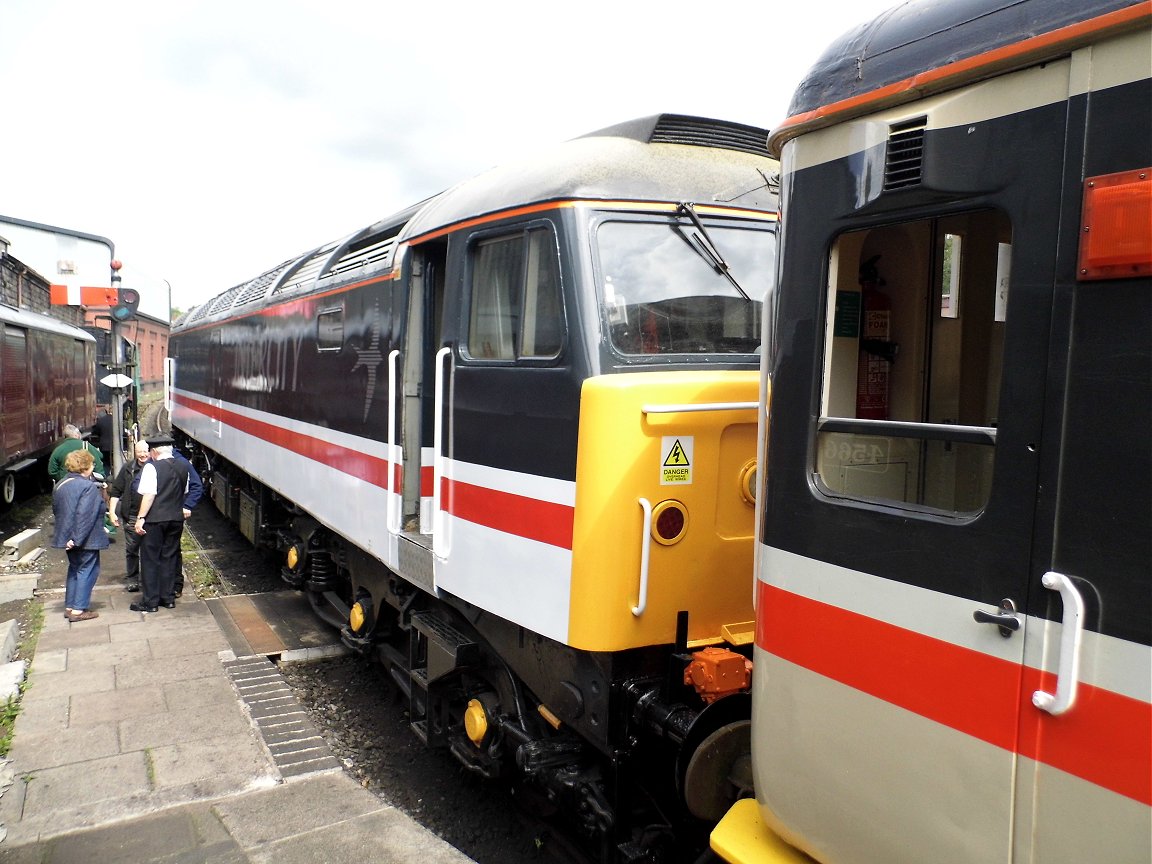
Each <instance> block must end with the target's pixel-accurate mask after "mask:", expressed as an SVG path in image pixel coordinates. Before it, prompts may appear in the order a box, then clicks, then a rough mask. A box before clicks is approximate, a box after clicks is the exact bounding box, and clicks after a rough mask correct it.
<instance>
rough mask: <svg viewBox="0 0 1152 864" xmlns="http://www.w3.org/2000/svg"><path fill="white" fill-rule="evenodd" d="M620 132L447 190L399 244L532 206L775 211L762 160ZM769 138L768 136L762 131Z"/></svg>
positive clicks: (770, 166) (768, 167) (767, 164)
mask: <svg viewBox="0 0 1152 864" xmlns="http://www.w3.org/2000/svg"><path fill="white" fill-rule="evenodd" d="M618 128H620V127H616V128H614V129H608V130H604V131H603V132H601V133H593V134H592V135H588V136H584V137H582V138H575V139H573V140H571V141H566V142H564V143H563V144H557V145H555V146H553V147H549V148H547V149H545V150H542V151H540V152H538V153H536V154H535V155H533V156H529V157H528V158H526V159H523V160H520V161H517V162H515V163H513V164H510V165H502V166H499V167H496V168H492V169H491V170H489V171H486V172H484V173H483V174H481V175H479V176H477V177H473V178H472V179H470V180H466V181H464V182H463V183H461V184H459V185H458V186H456V187H454V188H452V189H449V190H448V191H447V192H445V193H443V194H442V195H440V196H438V197H436V198H434V199H432V201H431V202H429V204H428V205H427V206H426V207H425V208H424V209H423V210H422V211H421V212H420V213H419V214H418V215H416V216H415V217H414V218H413V219H412V221H411V222H409V223H408V225H407V226H406V227H405V229H404V232H403V234H402V235H401V236H402V239H407V238H411V237H418V236H420V235H421V234H425V233H427V232H429V231H434V230H436V229H438V228H443V227H445V226H447V225H451V224H453V223H454V222H459V221H461V220H463V219H467V218H470V217H474V216H477V215H481V214H484V213H493V212H498V211H500V210H503V209H506V208H511V207H517V206H523V205H525V204H531V203H535V202H543V201H554V200H564V199H591V200H612V199H625V200H640V201H669V200H671V201H679V200H684V201H692V202H694V203H697V204H706V203H724V204H732V205H734V206H738V207H747V208H749V209H753V210H774V209H775V208H776V199H775V195H774V194H773V192H772V191H771V190H770V189H769V188H768V182H767V180H768V176H769V175H770V173H773V172H774V171H775V163H774V162H772V161H771V160H770V159H769V157H768V155H767V151H766V150H765V151H764V153H763V155H756V154H753V153H747V152H737V151H734V150H730V149H723V148H716V147H683V146H677V144H675V143H645V142H643V141H640V140H636V139H634V138H630V137H620V136H618V135H616V134H613V133H614V132H615V131H617V129H618ZM763 134H764V138H765V140H766V138H767V132H766V131H765V132H764V133H763Z"/></svg>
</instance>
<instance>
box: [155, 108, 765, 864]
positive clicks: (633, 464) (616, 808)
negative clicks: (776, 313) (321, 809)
mask: <svg viewBox="0 0 1152 864" xmlns="http://www.w3.org/2000/svg"><path fill="white" fill-rule="evenodd" d="M766 138H767V133H766V132H765V130H760V129H754V128H751V127H745V126H739V125H736V124H729V123H721V122H717V121H708V120H701V119H699V118H689V117H682V116H677V115H662V116H660V117H654V118H647V119H644V120H639V121H635V122H632V123H627V124H623V125H622V126H619V127H614V128H612V129H607V130H603V131H601V132H598V133H594V134H592V135H589V136H586V137H583V138H579V139H576V140H574V141H570V142H567V143H566V144H563V145H560V146H559V147H556V148H553V149H551V150H549V151H548V152H545V153H542V154H540V155H539V156H537V157H534V158H530V159H528V160H525V161H523V162H521V163H518V164H516V165H511V166H507V167H504V168H497V169H494V170H492V171H490V172H488V173H486V174H484V175H481V176H480V177H477V178H474V179H472V180H469V181H466V182H465V183H462V184H460V185H459V186H456V187H454V188H453V189H450V190H449V191H447V192H445V193H443V194H442V195H439V196H436V197H434V198H432V199H429V200H428V201H426V202H424V203H422V204H420V205H418V206H416V207H413V208H411V209H409V210H407V211H404V212H402V213H399V214H397V215H395V216H393V217H391V218H389V219H386V220H384V221H382V222H380V223H378V224H376V225H372V226H369V227H367V228H365V229H364V230H363V231H360V232H357V233H356V234H354V235H353V236H351V237H348V238H345V239H343V240H340V241H337V242H335V243H331V244H328V245H325V246H322V247H319V248H318V249H316V250H313V251H312V252H310V253H308V254H305V255H303V256H300V257H297V258H293V259H291V260H289V261H286V262H284V263H283V264H281V265H280V266H278V267H276V268H273V269H272V270H270V271H268V272H266V273H264V274H262V275H261V276H259V277H257V278H255V279H253V280H251V281H250V282H247V283H244V284H242V285H238V286H235V287H234V288H232V289H230V290H228V291H226V292H224V293H222V294H221V295H219V296H218V297H216V298H215V299H213V300H212V301H210V302H208V303H206V304H204V305H203V306H201V307H199V308H198V309H196V310H194V311H192V312H191V313H189V314H188V315H187V316H185V317H184V318H183V319H182V320H181V321H179V322H177V324H176V325H175V327H174V328H173V335H172V349H171V352H172V354H173V356H174V357H175V361H174V362H175V369H174V378H173V380H174V386H173V392H172V399H173V423H174V425H175V427H176V428H177V429H178V430H179V431H180V432H181V433H182V434H183V435H185V436H187V437H188V438H189V439H190V440H191V443H192V446H193V449H194V450H195V451H196V454H197V456H198V458H199V459H200V460H201V463H202V466H203V467H204V468H205V469H206V470H207V471H208V472H209V476H210V478H211V491H212V498H213V500H214V501H215V502H216V504H217V506H218V507H220V509H221V510H223V511H224V512H225V513H227V514H229V515H230V516H232V517H233V518H235V519H236V520H237V521H238V522H239V523H240V526H241V528H242V530H243V531H244V532H245V533H246V534H247V535H248V536H249V537H250V538H251V539H252V540H253V542H255V543H259V544H264V545H268V546H272V547H275V548H278V549H281V550H283V551H285V552H286V553H287V566H286V567H285V570H284V574H285V578H286V580H288V581H289V582H290V583H291V584H293V585H296V586H298V587H300V588H302V589H303V590H305V591H307V592H308V594H309V597H310V598H311V599H312V600H313V602H314V605H315V606H316V608H317V610H318V611H319V612H320V613H321V614H323V615H325V616H326V617H328V618H329V620H331V621H333V623H335V624H337V625H338V626H341V627H342V636H343V639H344V641H345V642H346V643H347V644H348V645H349V646H351V647H353V648H355V649H356V650H360V651H363V652H365V653H367V654H371V655H373V656H375V657H377V658H379V659H380V660H381V661H382V662H383V663H384V664H385V665H386V666H387V668H388V669H389V671H390V673H391V675H392V678H393V680H394V681H395V682H396V684H397V686H398V687H399V688H400V689H401V691H402V692H403V693H404V694H405V695H406V697H407V698H408V700H409V703H410V710H411V716H412V721H413V729H414V731H415V732H416V733H417V734H418V735H420V736H421V737H423V738H424V739H425V740H426V741H427V742H428V743H429V744H430V745H434V746H443V747H445V748H448V749H449V750H450V751H451V752H452V753H453V755H455V756H456V757H457V758H458V759H459V760H460V761H461V762H462V763H463V764H464V765H465V766H467V767H468V768H469V769H470V770H472V771H475V772H477V773H479V774H483V775H485V776H493V777H494V776H510V777H515V778H517V780H518V782H523V783H529V784H532V785H534V786H536V787H537V788H538V789H539V790H541V791H543V793H544V796H543V797H544V799H546V800H548V801H550V802H552V805H550V806H553V805H554V806H558V807H559V808H560V809H561V810H562V811H563V812H565V813H566V814H567V815H568V816H569V817H570V818H572V819H573V821H574V822H576V823H577V825H578V827H579V828H580V830H581V831H582V832H584V833H585V834H586V835H587V836H588V838H589V839H591V840H592V841H593V842H594V844H595V846H596V849H597V855H598V857H599V858H600V860H602V861H605V862H609V861H641V860H643V861H659V860H671V859H670V858H669V857H668V856H672V855H674V854H677V851H676V850H682V849H684V848H690V847H691V846H692V845H693V844H695V843H699V842H702V840H703V837H704V834H703V830H702V829H704V828H705V827H706V826H710V825H711V824H712V823H714V822H715V820H716V819H717V818H719V816H720V815H722V813H723V811H724V809H725V808H726V806H727V804H728V803H730V801H731V800H733V799H734V798H735V797H736V796H737V795H739V794H741V793H742V792H743V790H744V789H745V788H746V787H747V785H749V784H750V778H745V777H744V774H741V773H740V772H739V771H737V772H733V771H731V770H730V769H731V768H732V767H733V766H742V765H745V763H746V759H741V756H742V755H743V754H745V753H746V752H747V748H748V715H749V711H750V708H749V705H750V699H749V695H748V686H749V684H748V669H749V664H748V655H750V653H751V642H752V636H753V626H752V618H753V612H752V597H751V592H750V591H749V590H748V589H749V580H750V573H751V567H752V561H753V555H752V535H753V530H754V507H755V499H754V484H753V478H754V477H755V474H756V470H755V468H756V399H757V388H758V386H759V380H758V366H759V347H760V342H761V330H760V327H761V320H762V315H761V311H760V310H761V306H762V303H763V299H764V297H765V295H766V293H767V292H768V289H769V287H770V284H771V280H772V275H773V273H774V256H775V230H774V229H775V221H776V215H775V201H776V198H775V171H776V169H777V167H778V166H777V164H776V163H775V162H774V161H773V160H771V159H769V158H768V156H767V151H766V149H765V142H766ZM744 773H745V774H746V773H747V772H746V771H745V772H744ZM634 828H635V830H634ZM674 834H679V835H680V840H679V846H677V844H676V843H674V842H671V841H670V839H669V838H671V837H672V835H674Z"/></svg>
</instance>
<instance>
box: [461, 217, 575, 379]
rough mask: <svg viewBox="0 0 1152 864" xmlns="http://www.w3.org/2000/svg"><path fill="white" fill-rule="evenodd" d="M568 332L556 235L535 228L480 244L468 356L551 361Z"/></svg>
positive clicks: (474, 267) (474, 273) (476, 252)
mask: <svg viewBox="0 0 1152 864" xmlns="http://www.w3.org/2000/svg"><path fill="white" fill-rule="evenodd" d="M563 335H564V310H563V302H562V299H561V295H560V267H559V262H558V259H557V255H556V246H555V243H554V242H553V240H552V233H551V232H550V231H549V230H547V229H546V228H534V229H532V230H529V231H524V232H521V233H518V234H515V235H512V236H509V237H500V238H496V239H492V240H484V241H481V242H480V243H478V244H477V245H476V247H475V249H474V251H473V256H472V310H471V315H470V320H469V326H468V354H469V356H470V357H474V358H477V359H482V360H515V359H549V358H553V357H556V356H558V355H559V353H560V348H561V345H562V344H563Z"/></svg>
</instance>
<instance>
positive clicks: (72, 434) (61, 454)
mask: <svg viewBox="0 0 1152 864" xmlns="http://www.w3.org/2000/svg"><path fill="white" fill-rule="evenodd" d="M73 450H87V451H88V452H89V453H91V454H92V457H93V460H94V467H93V472H94V473H96V474H99V475H100V479H101V480H103V479H104V460H103V459H101V458H100V451H99V450H97V449H96V448H95V447H93V446H92V445H91V444H89V443H88V442H87V441H84V440H83V439H81V437H80V428H79V427H78V426H75V425H74V424H72V423H68V424H66V425H65V426H64V440H63V441H61V442H60V443H59V444H57V445H56V449H55V450H53V451H52V455H51V456H49V457H48V476H49V477H51V478H52V481H53V482H55V483H59V482H60V481H61V480H63V479H64V477H65V476H66V475H67V474H68V469H67V468H65V467H64V459H65V457H67V455H68V454H69V453H71V452H72V451H73Z"/></svg>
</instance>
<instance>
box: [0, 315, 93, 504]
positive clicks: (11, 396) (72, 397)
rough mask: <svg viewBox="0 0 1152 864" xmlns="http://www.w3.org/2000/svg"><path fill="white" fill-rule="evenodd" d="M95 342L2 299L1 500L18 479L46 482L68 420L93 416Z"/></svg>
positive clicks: (81, 421)
mask: <svg viewBox="0 0 1152 864" xmlns="http://www.w3.org/2000/svg"><path fill="white" fill-rule="evenodd" d="M95 345H96V342H95V339H93V337H92V336H90V335H89V334H88V333H86V332H84V331H83V330H81V329H80V328H78V327H73V326H71V325H69V324H65V323H64V322H62V321H59V320H57V319H55V318H50V317H48V316H47V315H41V314H40V313H38V312H32V311H31V310H28V309H17V308H15V307H13V306H8V305H5V304H0V382H2V383H0V506H2V507H8V506H10V505H11V504H12V502H13V501H15V499H16V490H17V480H18V479H21V478H22V477H34V478H35V479H36V480H37V481H38V482H41V481H43V482H46V478H47V474H46V473H45V470H44V460H45V459H46V458H47V456H48V455H49V454H50V453H51V452H52V449H53V448H54V447H55V446H56V445H57V444H58V443H59V442H60V439H61V436H62V435H63V430H64V426H65V425H66V424H68V423H75V424H76V425H77V426H82V427H85V428H87V427H88V426H89V425H91V423H92V422H93V421H94V420H95V417H96V397H95V383H94V380H93V372H94V370H95V365H94V364H95Z"/></svg>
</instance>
